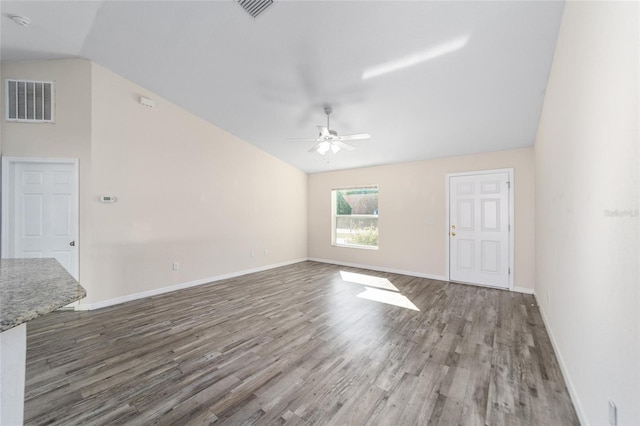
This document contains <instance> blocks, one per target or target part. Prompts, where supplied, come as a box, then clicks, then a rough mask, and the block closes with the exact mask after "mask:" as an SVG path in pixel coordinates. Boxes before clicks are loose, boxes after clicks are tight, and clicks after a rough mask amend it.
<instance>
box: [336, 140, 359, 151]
mask: <svg viewBox="0 0 640 426" xmlns="http://www.w3.org/2000/svg"><path fill="white" fill-rule="evenodd" d="M332 143H333V144H334V145H336V146H339V147H340V148H342V149H344V150H345V151H353V150H354V149H355V148H354V147H352V146H351V145H347V144H346V143H344V142H340V141H333V142H332Z"/></svg>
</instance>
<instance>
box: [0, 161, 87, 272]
mask: <svg viewBox="0 0 640 426" xmlns="http://www.w3.org/2000/svg"><path fill="white" fill-rule="evenodd" d="M55 161H56V160H55V159H51V160H38V161H29V160H27V159H6V161H3V180H5V179H7V181H6V182H4V183H3V192H5V191H6V194H3V195H4V196H3V201H4V203H3V216H4V217H3V234H4V235H3V247H2V248H3V253H2V257H5V258H45V257H53V258H55V259H57V260H58V262H60V264H62V266H64V268H65V269H66V270H67V271H68V272H69V273H70V274H71V275H72V276H73V277H74V278H75V279H76V280H77V279H78V182H77V172H76V167H77V164H76V163H75V162H55ZM5 169H7V170H6V171H5Z"/></svg>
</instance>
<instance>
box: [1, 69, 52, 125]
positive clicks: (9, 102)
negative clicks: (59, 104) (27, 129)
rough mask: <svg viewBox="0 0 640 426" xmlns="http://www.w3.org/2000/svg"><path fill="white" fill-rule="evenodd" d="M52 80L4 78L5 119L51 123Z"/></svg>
mask: <svg viewBox="0 0 640 426" xmlns="http://www.w3.org/2000/svg"><path fill="white" fill-rule="evenodd" d="M53 96H54V93H53V82H51V81H33V80H9V79H7V80H6V86H5V98H6V108H5V109H6V111H7V121H21V122H26V123H53V119H54V117H53V112H54V111H53V106H54V102H53Z"/></svg>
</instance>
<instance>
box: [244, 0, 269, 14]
mask: <svg viewBox="0 0 640 426" xmlns="http://www.w3.org/2000/svg"><path fill="white" fill-rule="evenodd" d="M238 3H239V4H240V6H242V8H243V9H244V10H246V11H247V13H248V14H249V15H251V16H252V17H254V18H257V17H258V15H260V14H261V13H262V12H264V11H265V10H266V9H267V8H268V7H269V6H271V5H272V4H273V0H238Z"/></svg>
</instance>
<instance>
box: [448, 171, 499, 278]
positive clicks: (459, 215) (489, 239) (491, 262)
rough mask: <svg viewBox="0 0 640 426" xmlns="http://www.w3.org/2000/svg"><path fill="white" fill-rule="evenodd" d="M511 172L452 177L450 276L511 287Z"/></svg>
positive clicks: (450, 181)
mask: <svg viewBox="0 0 640 426" xmlns="http://www.w3.org/2000/svg"><path fill="white" fill-rule="evenodd" d="M509 185H510V183H509V173H508V172H501V173H486V174H473V175H462V176H450V177H449V279H450V280H451V281H459V282H465V283H472V284H481V285H487V286H492V287H501V288H509V274H510V272H511V271H510V252H509V243H510V238H509V232H510V217H509V213H510V208H509Z"/></svg>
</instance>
